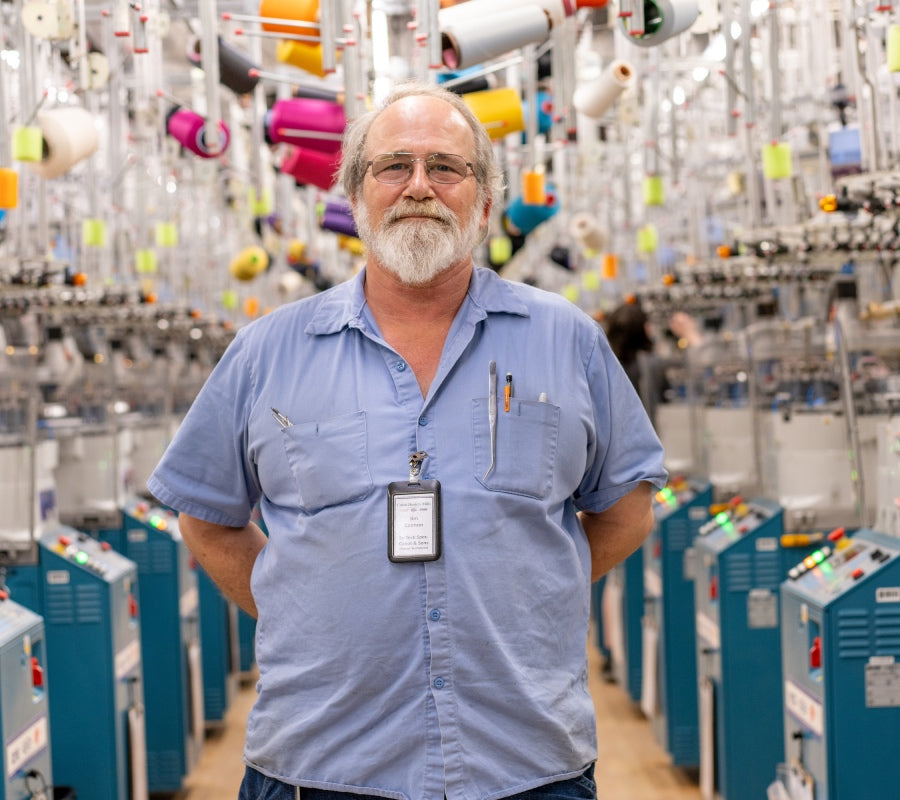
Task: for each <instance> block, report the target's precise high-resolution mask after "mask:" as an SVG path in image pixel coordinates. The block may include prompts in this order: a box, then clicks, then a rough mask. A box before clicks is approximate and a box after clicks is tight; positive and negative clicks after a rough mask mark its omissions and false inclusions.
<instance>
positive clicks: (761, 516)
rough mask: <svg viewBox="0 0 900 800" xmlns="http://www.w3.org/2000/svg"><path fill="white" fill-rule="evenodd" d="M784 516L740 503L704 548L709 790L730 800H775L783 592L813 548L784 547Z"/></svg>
mask: <svg viewBox="0 0 900 800" xmlns="http://www.w3.org/2000/svg"><path fill="white" fill-rule="evenodd" d="M783 520H784V516H783V511H782V508H781V507H780V506H779V505H778V504H776V503H773V502H771V501H768V500H763V499H756V500H750V501H743V500H741V499H740V498H735V499H734V500H733V501H732V502H731V503H730V504H729V507H728V509H727V510H723V511H721V512H720V513H718V514H717V515H716V516H715V517H713V518H712V519H711V520H710V521H709V522H707V523H705V524H704V525H702V526H701V527H700V530H699V532H698V536H697V538H696V540H695V543H694V547H695V551H696V560H697V573H696V577H695V583H694V589H695V593H694V601H695V611H696V636H697V674H698V710H699V723H700V788H701V792H702V793H703V794H704V796H707V797H712V796H713V792H714V791H715V792H717V793H718V795H719V796H720V797H722V798H724V799H725V800H760V798H764V797H766V787H767V786H768V784H769V783H771V776H772V775H773V774H774V771H775V769H776V765H777V764H779V763H780V762H781V761H783V759H784V748H783V746H782V742H781V738H780V737H778V736H774V735H773V731H778V730H781V727H782V724H783V719H782V717H783V712H782V690H781V688H782V682H781V636H780V618H779V611H778V600H779V588H780V584H781V582H782V581H783V580H784V578H785V577H786V576H787V572H788V569H790V568H791V567H793V566H794V564H796V562H797V560H798V559H799V558H802V557H803V556H805V555H807V553H808V552H809V551H808V549H803V548H796V547H783V546H782V538H781V537H782V534H783V531H784V522H783Z"/></svg>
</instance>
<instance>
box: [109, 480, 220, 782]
mask: <svg viewBox="0 0 900 800" xmlns="http://www.w3.org/2000/svg"><path fill="white" fill-rule="evenodd" d="M99 535H100V536H101V538H102V539H103V540H105V541H108V542H109V543H110V544H112V545H113V546H114V547H116V548H121V552H122V553H123V554H124V555H125V556H127V557H128V558H129V559H131V560H132V561H134V563H135V564H136V566H137V576H138V583H139V585H140V592H141V597H142V598H144V601H143V607H142V609H141V651H142V653H143V654H144V659H145V663H147V664H148V665H152V669H147V670H146V673H145V675H144V696H145V702H146V707H147V711H146V738H147V776H148V777H147V780H148V788H149V791H150V792H177V791H179V790H180V789H181V788H182V786H183V782H184V778H185V776H186V775H187V774H188V773H189V772H190V771H191V769H192V768H193V766H194V764H195V763H196V761H197V758H198V757H199V754H200V751H201V749H202V747H203V737H204V733H205V726H204V721H203V679H202V669H203V668H202V654H201V650H200V630H199V628H200V622H199V594H198V589H197V573H196V571H195V570H194V569H193V568H192V566H191V559H190V554H189V553H188V550H187V548H186V547H185V545H184V542H183V541H182V539H181V534H180V532H179V530H178V524H177V521H176V517H175V515H174V513H173V512H172V511H171V510H169V509H166V508H163V507H161V506H158V505H154V504H151V503H148V502H147V501H145V500H140V499H137V498H134V499H132V500H131V501H129V502H128V503H126V504H125V506H124V507H123V509H122V530H121V531H117V530H111V531H101V532H100V534H99Z"/></svg>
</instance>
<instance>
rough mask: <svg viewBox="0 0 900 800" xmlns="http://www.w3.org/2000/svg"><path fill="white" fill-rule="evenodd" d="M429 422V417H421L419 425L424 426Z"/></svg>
mask: <svg viewBox="0 0 900 800" xmlns="http://www.w3.org/2000/svg"><path fill="white" fill-rule="evenodd" d="M427 424H428V417H419V425H423V426H424V425H427Z"/></svg>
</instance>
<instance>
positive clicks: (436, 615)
mask: <svg viewBox="0 0 900 800" xmlns="http://www.w3.org/2000/svg"><path fill="white" fill-rule="evenodd" d="M440 618H441V612H440V611H438V610H437V609H436V608H432V609H431V611H429V612H428V619H430V620H433V621H434V622H437V621H438V620H439V619H440Z"/></svg>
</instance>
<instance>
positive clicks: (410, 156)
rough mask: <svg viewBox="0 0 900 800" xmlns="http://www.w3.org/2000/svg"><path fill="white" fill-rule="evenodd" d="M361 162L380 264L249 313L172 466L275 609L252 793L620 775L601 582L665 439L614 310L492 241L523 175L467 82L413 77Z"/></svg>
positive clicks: (563, 789)
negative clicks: (517, 176) (482, 257)
mask: <svg viewBox="0 0 900 800" xmlns="http://www.w3.org/2000/svg"><path fill="white" fill-rule="evenodd" d="M340 178H341V182H342V185H343V188H344V191H345V193H346V195H347V197H348V198H349V200H350V202H351V205H352V207H353V210H354V215H355V218H356V222H357V227H358V230H359V234H360V238H361V239H362V240H363V242H364V243H365V245H366V248H367V257H366V264H365V268H364V269H363V270H361V271H360V273H359V274H358V275H356V276H355V277H354V278H352V279H351V280H349V281H347V282H345V283H343V284H341V285H339V286H335V287H333V288H332V289H329V290H328V291H325V292H322V293H321V294H318V295H315V296H313V297H310V298H306V299H303V300H300V301H297V302H295V303H291V304H288V305H285V306H283V307H281V308H279V309H276V310H275V311H273V312H272V313H270V314H268V315H267V316H265V317H262V318H260V319H259V320H256V321H254V322H253V323H251V324H248V325H246V326H245V327H244V328H242V329H241V330H240V331H239V332H238V334H237V335H236V337H235V339H234V341H233V343H232V344H231V345H230V347H229V348H228V350H227V351H226V353H225V354H224V356H223V357H222V359H221V361H220V362H219V364H218V365H217V366H216V368H215V369H214V371H213V372H212V374H211V375H210V377H209V379H208V381H207V382H206V384H205V386H204V387H203V389H202V390H201V392H200V394H199V395H198V397H197V399H196V401H195V402H194V404H193V406H192V408H191V410H190V411H189V413H188V414H187V415H186V417H185V419H184V421H183V423H182V425H181V426H180V428H179V430H178V433H177V435H176V437H175V438H174V439H173V441H172V443H171V445H170V446H169V448H168V449H167V451H166V453H165V454H164V456H163V458H162V460H161V462H160V464H159V465H158V467H157V469H156V470H155V471H154V473H153V475H152V477H151V478H150V481H149V482H148V488H149V489H150V490H151V491H152V492H153V494H154V495H155V496H156V497H157V498H158V499H159V500H161V501H162V502H164V503H167V504H168V505H170V506H172V507H174V508H176V509H177V510H178V511H179V512H180V516H179V521H180V527H181V531H182V534H183V536H184V540H185V542H186V543H187V545H188V547H189V548H190V549H191V551H192V553H193V554H194V555H195V557H196V558H197V560H198V561H199V562H200V564H201V565H202V566H203V567H204V569H206V570H207V572H208V573H209V574H210V576H211V577H212V578H213V580H215V581H216V583H217V584H218V585H219V586H220V587H221V588H222V590H223V591H224V592H225V594H226V595H228V596H229V597H231V598H232V599H234V600H235V601H236V602H237V603H238V604H239V605H240V606H241V607H242V608H244V609H245V610H247V611H248V612H249V613H251V614H252V615H254V616H257V619H258V622H257V634H256V636H257V639H256V656H257V663H258V666H259V683H258V686H257V688H258V697H257V700H256V702H255V704H254V706H253V709H252V710H251V712H250V715H249V718H248V721H247V736H246V745H245V750H244V761H245V763H246V773H245V777H244V781H243V784H242V787H241V790H240V795H239V797H240V799H241V800H262V799H263V798H266V800H297V798H303V800H353V799H354V798H357V799H359V798H362V799H363V800H368V799H369V798H385V797H386V798H396V799H397V800H444V799H445V798H446V800H498V799H499V798H505V797H509V798H516V800H536V799H537V798H542V799H544V800H550V798H554V799H556V798H594V797H596V787H595V785H594V781H593V764H594V761H595V759H596V758H597V743H596V725H595V718H594V706H593V703H592V701H591V697H590V695H589V693H588V675H587V654H586V642H587V634H588V619H589V611H590V583H591V580H592V578H593V579H596V578H598V577H599V576H601V575H603V574H605V573H606V572H607V571H608V570H609V569H611V568H612V567H613V566H614V565H615V564H617V563H619V562H620V561H622V560H623V559H624V558H626V557H627V556H628V555H630V554H631V553H632V552H634V551H635V550H636V549H637V548H638V547H639V546H640V545H641V543H642V541H643V539H644V538H645V537H646V535H647V534H648V533H649V531H650V529H651V527H652V522H653V518H652V511H651V492H652V487H653V486H656V487H657V488H661V487H662V486H663V485H664V484H665V480H666V473H665V470H664V469H663V466H662V462H663V453H662V448H661V446H660V444H659V440H658V439H657V437H656V435H655V433H654V432H653V428H652V426H651V425H650V422H649V420H648V418H647V415H646V413H645V412H644V408H643V406H642V404H641V401H640V399H639V398H638V396H637V394H636V393H635V391H634V389H633V387H632V385H631V382H630V381H629V379H628V377H627V375H626V374H625V372H624V371H623V369H622V367H621V365H620V364H619V362H618V361H617V360H616V358H615V356H614V355H613V354H612V352H611V350H610V348H609V344H608V342H607V341H606V338H605V335H604V333H603V331H602V330H601V329H600V327H599V326H598V325H597V324H596V323H595V322H594V321H593V319H591V318H590V317H589V316H588V315H587V314H585V313H583V312H582V311H580V310H579V309H577V308H576V307H575V306H573V305H572V304H571V303H569V302H568V301H566V300H564V299H563V298H562V297H560V296H558V295H554V294H550V293H548V292H544V291H541V290H539V289H536V288H534V287H529V286H525V285H521V284H517V283H511V282H508V281H505V280H502V279H501V278H499V277H498V276H497V275H496V274H495V273H494V272H492V271H491V270H488V269H483V268H478V267H476V266H475V265H474V263H473V258H472V251H473V248H475V247H476V246H477V245H478V244H479V242H481V241H482V240H483V238H484V236H485V235H486V232H487V231H488V227H489V223H490V218H491V209H492V207H493V204H494V203H495V202H499V200H500V192H501V191H502V176H501V175H500V172H499V170H498V168H497V165H496V163H495V159H494V153H493V147H492V143H491V141H490V138H489V137H488V135H487V133H486V132H485V130H484V128H483V126H482V125H481V124H480V123H479V121H478V119H477V118H476V117H475V116H474V115H473V114H472V112H471V111H470V110H469V109H468V107H467V106H466V104H465V102H464V101H463V100H462V99H460V98H459V97H457V96H456V95H454V94H452V93H450V92H447V91H445V90H443V89H440V88H438V87H435V86H431V85H427V84H420V83H411V84H407V85H402V86H400V87H397V88H396V89H395V91H394V93H393V94H392V95H391V96H390V97H388V98H387V100H386V101H385V102H384V104H383V105H382V106H381V107H380V108H379V109H377V110H375V111H373V112H370V113H368V114H366V115H365V116H363V117H360V118H359V119H357V120H355V121H354V122H353V123H352V124H351V126H350V127H349V128H348V130H347V132H346V134H345V138H344V145H343V163H342V166H341V174H340ZM257 503H259V506H260V510H261V513H262V517H263V520H264V522H265V525H266V528H267V531H268V537H266V536H265V535H264V534H263V533H262V531H261V530H260V529H259V528H258V527H257V526H256V525H255V524H253V523H252V522H250V518H251V512H252V511H253V509H254V506H255V505H256V504H257Z"/></svg>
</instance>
